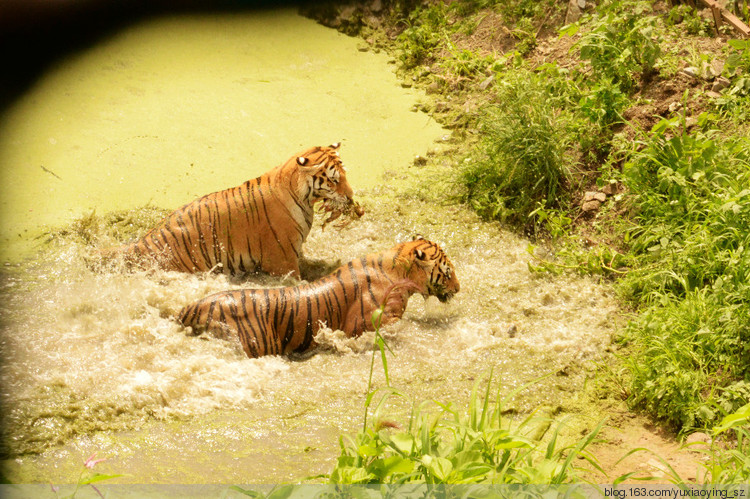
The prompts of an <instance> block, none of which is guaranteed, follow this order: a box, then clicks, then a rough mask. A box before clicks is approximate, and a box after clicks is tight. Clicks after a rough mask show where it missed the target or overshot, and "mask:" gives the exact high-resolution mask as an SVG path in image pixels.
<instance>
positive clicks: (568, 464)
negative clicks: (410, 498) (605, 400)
mask: <svg viewBox="0 0 750 499" xmlns="http://www.w3.org/2000/svg"><path fill="white" fill-rule="evenodd" d="M491 378H492V376H491V375H490V379H489V380H488V381H487V386H486V389H485V392H484V397H483V398H480V397H479V395H478V389H479V381H477V383H476V384H475V386H474V389H473V391H472V396H471V400H470V402H469V407H468V410H467V411H466V412H462V411H459V410H457V409H455V408H454V407H453V406H452V404H449V403H448V404H445V403H437V406H438V410H437V411H430V410H428V408H429V407H430V404H427V403H422V404H420V405H419V406H417V407H415V408H414V409H413V411H412V414H411V417H410V419H409V423H408V426H407V428H406V429H402V427H401V425H398V424H395V423H393V422H391V421H387V420H385V419H383V418H381V417H376V420H375V423H374V424H371V425H369V426H368V427H366V428H365V429H364V430H363V431H361V432H359V433H357V435H355V436H349V435H345V436H342V437H341V439H340V444H341V456H340V457H339V459H338V462H337V464H336V467H335V468H334V470H333V472H332V473H331V476H330V481H331V482H332V483H387V484H396V483H400V484H403V483H426V484H443V483H496V484H497V483H517V484H529V483H544V484H560V483H569V482H573V481H576V480H577V479H578V475H577V471H576V468H575V466H574V463H575V462H576V460H577V459H579V458H582V459H585V460H586V461H588V462H589V463H590V464H592V465H593V466H594V467H596V468H598V469H600V470H601V468H599V465H598V464H597V462H596V460H595V459H594V458H593V457H592V456H591V455H590V454H589V453H588V451H587V450H586V449H587V447H588V446H589V445H590V444H591V443H592V442H593V441H594V440H595V438H596V435H597V434H598V432H599V430H600V429H601V426H602V424H600V425H599V426H597V427H596V428H595V429H594V430H593V431H592V432H590V433H589V434H587V435H586V436H585V437H583V438H582V439H581V440H579V441H578V442H576V443H575V444H572V445H568V446H560V445H559V438H560V430H561V428H562V424H558V425H556V426H555V429H554V430H553V431H552V434H551V435H550V436H549V439H548V440H547V441H546V444H543V443H542V438H543V437H544V436H545V435H547V433H548V432H549V428H550V427H551V423H552V421H551V420H549V419H546V418H536V417H533V416H530V417H528V418H527V419H526V420H524V421H522V422H521V423H519V424H514V423H513V422H512V421H511V420H508V419H506V418H505V417H504V416H503V407H504V403H505V402H506V401H507V400H508V399H509V398H510V397H512V396H514V395H515V394H516V393H517V392H518V391H519V390H520V389H523V388H525V387H521V388H519V389H518V390H514V391H512V392H511V393H510V394H508V395H507V396H506V397H505V398H504V399H502V400H500V397H499V393H498V395H497V400H499V401H498V402H492V401H491V400H490V398H491V397H490V395H491V394H490V390H491V386H492V379H491ZM392 394H393V393H392V392H388V393H386V394H385V395H384V396H383V397H382V398H381V400H380V402H379V404H378V406H377V408H376V411H375V414H376V415H377V416H380V411H381V410H382V408H383V406H384V403H385V401H386V400H387V399H388V398H389V397H390V396H391V395H392Z"/></svg>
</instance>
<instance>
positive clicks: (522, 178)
mask: <svg viewBox="0 0 750 499" xmlns="http://www.w3.org/2000/svg"><path fill="white" fill-rule="evenodd" d="M497 102H498V103H497V104H496V105H492V106H489V107H488V108H487V109H485V111H484V115H483V117H482V119H481V131H482V140H481V143H480V146H479V149H478V150H477V151H476V154H475V157H473V158H471V159H469V160H467V161H465V162H464V166H463V167H462V168H461V170H460V172H459V177H458V182H459V183H460V184H461V185H462V186H463V187H464V192H463V194H462V198H463V201H465V202H468V203H469V204H470V205H471V206H472V207H473V208H474V209H475V210H476V211H477V212H478V213H480V214H481V215H483V216H484V217H486V218H492V219H499V220H503V221H508V222H510V223H514V224H517V225H521V226H524V225H533V220H529V215H531V213H532V212H533V211H534V210H536V209H537V208H539V207H540V206H541V207H545V208H546V207H555V206H558V205H559V204H560V202H561V201H562V199H564V196H565V190H564V185H565V183H566V182H567V180H568V178H569V172H568V169H567V166H566V164H565V161H564V155H563V153H564V151H565V149H566V145H567V134H566V130H565V126H564V123H562V122H561V120H560V119H559V112H558V111H557V110H556V109H555V108H554V107H553V106H552V105H551V102H550V99H549V97H548V94H547V92H546V86H545V85H544V84H543V82H542V81H541V80H540V79H539V78H538V77H537V75H535V74H534V73H530V72H529V73H523V74H519V75H518V76H517V77H516V78H513V79H510V78H509V79H506V80H505V81H504V83H503V84H502V85H501V87H500V89H499V90H498V98H497ZM530 222H531V223H530Z"/></svg>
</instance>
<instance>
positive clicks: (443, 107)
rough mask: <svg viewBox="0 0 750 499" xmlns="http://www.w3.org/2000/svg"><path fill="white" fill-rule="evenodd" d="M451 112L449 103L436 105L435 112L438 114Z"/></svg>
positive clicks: (437, 103)
mask: <svg viewBox="0 0 750 499" xmlns="http://www.w3.org/2000/svg"><path fill="white" fill-rule="evenodd" d="M450 110H451V106H450V104H448V103H447V102H442V101H441V102H436V103H435V112H436V113H447V112H448V111H450Z"/></svg>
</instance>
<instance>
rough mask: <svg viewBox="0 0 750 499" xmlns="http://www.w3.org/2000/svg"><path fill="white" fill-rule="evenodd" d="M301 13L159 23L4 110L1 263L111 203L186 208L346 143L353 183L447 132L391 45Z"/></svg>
mask: <svg viewBox="0 0 750 499" xmlns="http://www.w3.org/2000/svg"><path fill="white" fill-rule="evenodd" d="M357 43H358V42H357V40H356V39H354V38H349V37H346V36H344V35H342V34H340V33H337V32H336V31H334V30H331V29H327V28H324V27H322V26H319V25H318V24H316V23H315V22H314V21H312V20H309V19H305V18H303V17H301V16H298V15H296V14H295V12H293V11H291V10H285V11H269V12H264V11H259V12H250V13H247V14H233V15H229V14H216V15H193V16H191V15H182V16H175V17H163V18H156V19H152V20H149V21H145V22H142V23H139V24H135V25H133V26H131V27H129V28H126V29H123V30H121V31H118V32H115V33H112V34H111V36H109V37H108V38H106V39H103V40H102V41H101V42H100V43H98V44H97V45H95V46H92V47H91V48H89V49H87V50H84V51H82V52H80V53H78V54H74V55H72V56H70V57H69V58H67V59H65V60H63V61H60V62H59V63H58V64H57V66H55V67H54V68H52V69H51V70H50V71H48V73H47V74H45V75H44V76H43V77H42V78H40V79H39V81H37V82H36V84H35V85H34V86H33V88H31V89H30V90H29V91H28V92H27V93H26V94H25V95H23V96H22V97H21V98H20V99H19V100H18V101H17V102H15V103H14V105H13V106H12V107H10V108H9V109H8V111H7V112H6V113H5V114H4V115H1V116H0V165H2V168H0V183H1V184H2V185H3V195H2V197H0V261H6V260H17V259H18V258H19V256H22V255H24V254H29V253H30V252H32V251H33V249H35V248H36V246H37V245H36V242H37V239H35V238H36V237H38V236H39V235H41V234H43V233H44V232H45V231H46V230H49V228H50V227H57V226H59V225H61V224H65V223H68V222H70V221H71V220H73V219H75V218H78V217H80V216H82V215H83V214H86V213H90V212H91V211H92V210H96V212H97V213H106V212H109V211H112V210H119V209H125V208H135V207H140V206H143V205H144V204H146V203H151V204H154V205H156V206H160V207H164V208H174V207H177V206H181V205H182V204H184V203H186V202H189V201H191V200H193V199H195V198H196V197H198V196H200V195H203V194H206V193H207V192H212V191H216V190H220V189H225V188H227V187H231V186H235V185H238V184H240V183H242V182H244V181H245V180H248V179H250V178H254V177H256V176H258V175H259V174H261V173H263V172H265V171H267V170H269V169H270V168H272V167H274V166H276V165H278V164H280V163H281V162H283V161H286V160H287V159H288V158H289V157H291V156H292V155H293V154H294V153H295V152H298V151H299V150H302V149H307V148H309V147H311V146H314V145H328V144H332V143H334V142H342V143H343V145H342V149H341V155H342V158H343V159H344V161H345V164H346V165H347V168H348V172H349V173H348V178H349V181H350V182H351V183H352V185H353V186H355V187H356V186H357V185H360V186H364V185H370V184H372V183H374V182H376V181H377V179H378V178H379V176H380V173H381V172H382V171H384V170H385V169H395V168H400V167H401V165H403V164H405V163H407V162H408V161H409V160H410V158H412V157H413V156H414V155H415V154H419V153H420V152H423V151H424V149H425V148H426V147H427V145H428V144H430V143H431V142H432V141H433V140H434V139H436V138H438V137H439V136H441V135H442V134H443V133H444V131H443V130H442V129H441V128H440V127H439V126H438V125H437V124H436V123H435V122H434V121H433V120H431V119H430V118H429V117H427V116H426V115H424V114H417V113H411V112H409V109H410V108H411V106H412V105H413V104H414V102H415V99H416V93H415V92H414V91H411V90H408V89H403V88H400V86H399V85H398V84H397V80H396V78H395V76H394V75H393V73H392V71H391V70H390V69H389V66H388V57H387V56H386V55H385V54H375V53H370V52H368V53H362V52H359V51H358V50H357Z"/></svg>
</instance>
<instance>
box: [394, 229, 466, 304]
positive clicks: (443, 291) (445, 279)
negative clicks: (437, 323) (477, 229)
mask: <svg viewBox="0 0 750 499" xmlns="http://www.w3.org/2000/svg"><path fill="white" fill-rule="evenodd" d="M397 248H398V254H399V255H400V257H401V258H403V259H404V260H403V261H404V263H405V268H406V270H407V277H408V279H409V280H411V281H412V282H414V283H415V284H416V285H417V287H418V288H419V292H420V293H421V294H422V296H424V297H425V298H427V297H428V296H435V297H437V299H438V300H440V301H441V302H443V303H444V302H446V301H448V300H449V299H450V298H451V297H453V295H455V294H456V293H458V291H459V290H460V288H461V287H460V285H459V284H458V278H457V277H456V270H455V268H454V267H453V263H451V261H450V260H449V259H448V257H447V256H446V254H445V253H444V252H443V249H442V248H441V247H440V246H438V245H437V244H436V243H433V242H432V241H428V240H427V239H423V238H421V237H419V238H415V239H414V240H413V241H409V242H406V243H402V244H400V245H399V246H398V247H397Z"/></svg>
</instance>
